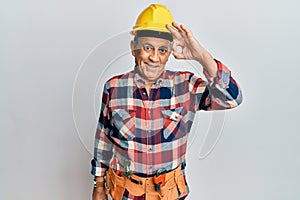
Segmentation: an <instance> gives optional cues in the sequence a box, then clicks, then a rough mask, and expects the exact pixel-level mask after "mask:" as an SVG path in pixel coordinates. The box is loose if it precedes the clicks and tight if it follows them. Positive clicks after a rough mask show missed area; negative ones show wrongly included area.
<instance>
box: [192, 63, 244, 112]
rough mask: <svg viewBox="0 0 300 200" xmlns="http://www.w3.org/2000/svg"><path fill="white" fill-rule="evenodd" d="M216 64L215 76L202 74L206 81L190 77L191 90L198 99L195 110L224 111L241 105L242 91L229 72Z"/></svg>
mask: <svg viewBox="0 0 300 200" xmlns="http://www.w3.org/2000/svg"><path fill="white" fill-rule="evenodd" d="M215 61H216V62H217V66H218V71H217V76H216V77H212V76H210V75H209V73H208V72H207V71H206V70H203V73H204V75H205V77H206V79H207V81H203V80H202V79H201V78H197V77H195V76H194V75H193V76H194V77H192V78H190V80H192V81H193V82H194V83H193V84H192V88H193V89H192V90H193V91H195V93H196V96H197V97H198V98H197V99H198V101H196V102H198V103H197V105H196V107H197V108H196V110H224V109H231V108H234V107H236V106H238V105H240V104H241V103H242V99H243V97H242V91H241V88H240V86H239V84H238V83H237V82H236V81H235V80H234V78H233V77H232V76H231V71H230V70H229V69H228V68H227V67H226V66H225V65H224V64H223V63H221V62H220V61H218V60H215Z"/></svg>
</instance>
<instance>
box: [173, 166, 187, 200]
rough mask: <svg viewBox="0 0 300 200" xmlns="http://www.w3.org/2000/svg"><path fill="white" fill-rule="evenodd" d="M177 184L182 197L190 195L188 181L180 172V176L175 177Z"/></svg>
mask: <svg viewBox="0 0 300 200" xmlns="http://www.w3.org/2000/svg"><path fill="white" fill-rule="evenodd" d="M175 182H176V185H177V188H178V191H179V194H180V197H182V196H185V195H187V194H188V191H187V186H186V181H185V177H184V175H183V173H182V172H181V171H180V174H179V175H178V176H177V175H176V176H175Z"/></svg>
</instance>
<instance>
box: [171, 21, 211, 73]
mask: <svg viewBox="0 0 300 200" xmlns="http://www.w3.org/2000/svg"><path fill="white" fill-rule="evenodd" d="M172 25H173V27H172V26H170V25H168V24H167V25H166V27H167V29H168V30H169V31H170V32H171V34H172V36H173V46H172V50H173V55H174V57H175V58H176V59H186V60H196V61H198V62H199V63H200V64H201V65H202V66H203V67H204V68H205V70H207V71H208V73H209V74H210V75H211V76H216V74H217V63H216V62H215V60H214V59H213V57H212V56H211V55H210V53H209V52H208V51H207V50H206V49H204V48H203V47H202V46H201V45H200V43H199V42H198V40H197V39H196V38H195V37H194V35H193V34H192V32H191V30H189V29H188V28H187V27H186V26H183V25H179V24H177V23H176V22H173V23H172ZM178 46H179V47H180V48H181V52H179V51H177V47H178Z"/></svg>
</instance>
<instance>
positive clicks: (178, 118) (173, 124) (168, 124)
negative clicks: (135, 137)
mask: <svg viewBox="0 0 300 200" xmlns="http://www.w3.org/2000/svg"><path fill="white" fill-rule="evenodd" d="M161 112H162V115H163V120H164V125H163V135H164V138H165V139H166V140H172V139H174V138H180V137H182V136H183V135H184V134H185V132H186V130H185V123H184V121H183V117H184V114H185V113H186V109H185V108H184V107H178V108H175V109H170V110H162V111H161Z"/></svg>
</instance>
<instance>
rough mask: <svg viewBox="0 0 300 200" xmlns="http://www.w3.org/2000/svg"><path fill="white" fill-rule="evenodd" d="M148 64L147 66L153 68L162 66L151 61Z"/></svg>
mask: <svg viewBox="0 0 300 200" xmlns="http://www.w3.org/2000/svg"><path fill="white" fill-rule="evenodd" d="M145 64H146V65H147V67H149V68H152V69H157V68H159V67H160V65H156V64H149V63H145Z"/></svg>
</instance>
